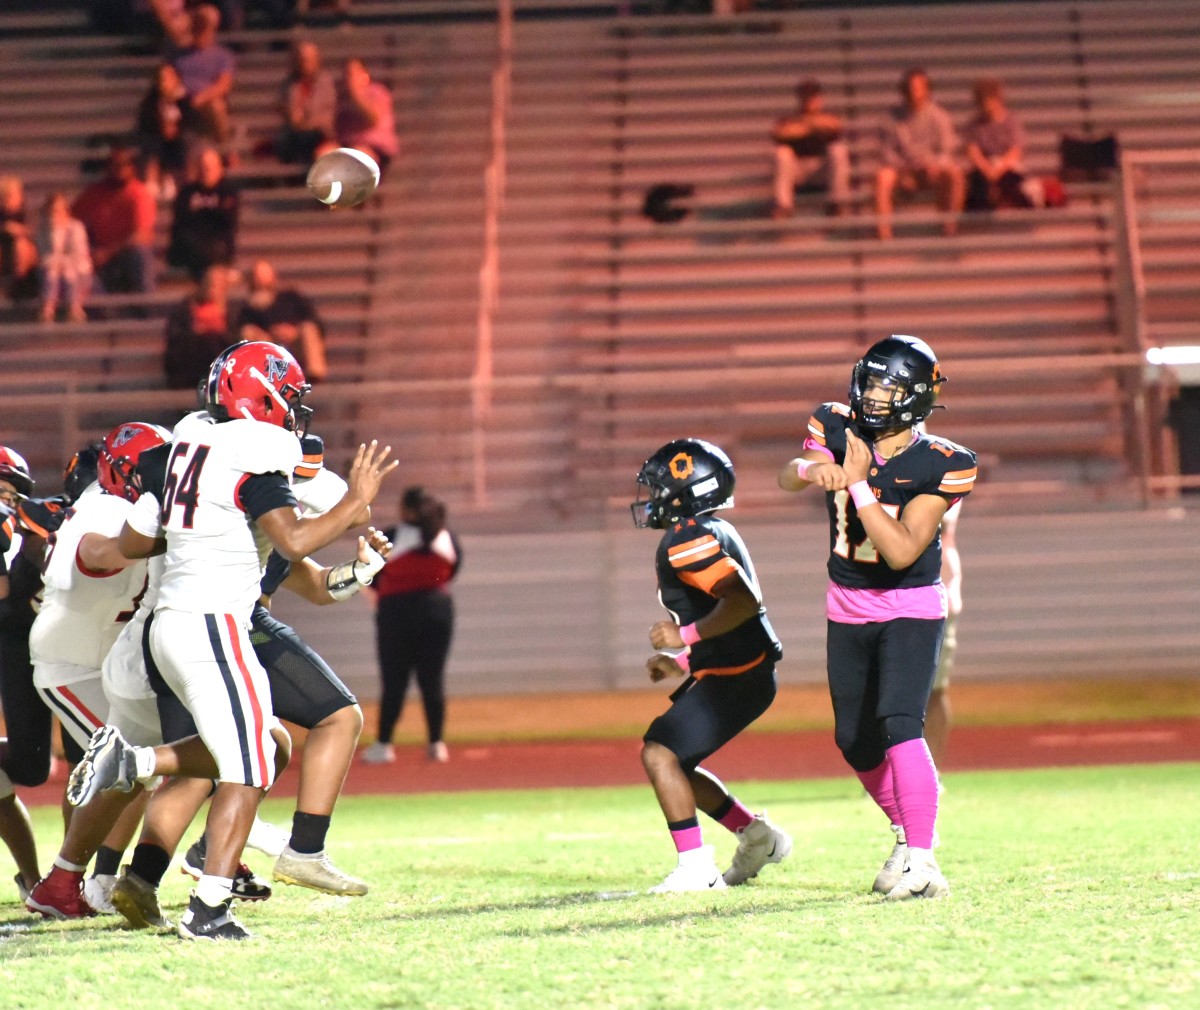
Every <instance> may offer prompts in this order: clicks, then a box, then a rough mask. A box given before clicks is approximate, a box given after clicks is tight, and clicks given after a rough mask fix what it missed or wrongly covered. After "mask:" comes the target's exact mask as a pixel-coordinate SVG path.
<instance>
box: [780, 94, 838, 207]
mask: <svg viewBox="0 0 1200 1010" xmlns="http://www.w3.org/2000/svg"><path fill="white" fill-rule="evenodd" d="M796 101H797V110H796V112H795V113H793V114H792V115H790V116H784V117H783V118H782V119H780V120H779V121H778V122H777V123H776V124H775V128H774V129H773V130H772V131H771V139H772V140H773V141H774V142H775V209H774V211H773V216H774V217H777V218H779V217H791V215H792V213H793V211H794V210H795V209H796V187H797V186H804V185H807V184H813V183H815V184H817V185H819V186H821V188H822V189H824V190H825V192H826V194H827V195H828V209H829V211H830V213H832V214H844V213H845V212H846V208H847V205H848V204H849V201H850V148H849V147H847V146H846V143H845V141H844V140H842V121H841V119H840V118H839V117H838V116H835V115H833V114H832V113H830V112H826V111H825V107H824V106H825V99H824V96H823V95H822V94H821V85H820V83H819V82H818V81H814V80H807V81H801V82H800V84H799V85H798V86H797V88H796Z"/></svg>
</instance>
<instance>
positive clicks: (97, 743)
mask: <svg viewBox="0 0 1200 1010" xmlns="http://www.w3.org/2000/svg"><path fill="white" fill-rule="evenodd" d="M133 752H134V748H133V747H131V746H130V745H129V744H128V743H127V742H126V740H125V738H124V737H123V736H121V734H120V733H119V732H118V731H117V728H116V727H115V726H101V727H100V728H99V729H98V730H96V732H95V733H93V734H92V738H91V740H89V741H88V746H87V750H86V751H85V752H84V755H83V760H82V761H80V762H79V764H77V765H76V766H75V767H74V769H72V771H71V777H70V778H69V779H68V780H67V802H68V803H70V804H71V806H73V807H81V806H83V805H84V804H86V803H87V802H88V801H89V800H91V798H92V797H93V796H95V795H96V794H97V793H100V792H104V791H107V790H110V789H115V790H116V791H117V792H122V793H127V792H130V791H131V790H132V789H133V787H134V785H135V784H136V782H137V761H136V759H135V757H134V753H133Z"/></svg>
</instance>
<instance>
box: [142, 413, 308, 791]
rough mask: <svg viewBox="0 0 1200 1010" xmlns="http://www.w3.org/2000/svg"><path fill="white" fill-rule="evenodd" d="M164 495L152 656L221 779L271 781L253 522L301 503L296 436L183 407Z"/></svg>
mask: <svg viewBox="0 0 1200 1010" xmlns="http://www.w3.org/2000/svg"><path fill="white" fill-rule="evenodd" d="M171 440H172V445H173V449H172V453H171V461H170V464H169V466H168V471H167V482H166V487H165V489H164V493H163V502H162V524H163V529H164V531H165V533H166V538H167V552H166V555H165V564H164V568H163V575H162V581H161V583H160V585H159V598H158V604H157V606H156V607H155V611H154V619H153V621H152V622H151V625H150V636H149V639H150V652H151V655H152V657H153V659H154V661H155V663H156V665H157V666H158V669H159V672H160V673H161V674H162V676H163V679H164V680H165V681H166V682H167V684H168V685H170V687H171V690H172V691H174V692H175V694H176V695H178V697H179V698H180V700H181V701H182V702H183V703H184V704H185V705H186V706H187V708H188V711H189V712H191V714H192V718H193V719H194V720H195V722H196V726H197V729H198V730H199V732H200V736H201V737H202V738H203V740H204V742H205V744H206V745H207V747H208V749H209V751H210V752H211V753H212V755H213V757H214V758H215V759H216V761H217V766H218V769H219V778H220V780H221V781H222V782H234V783H239V784H243V785H252V786H256V787H259V788H264V787H266V786H269V785H270V784H271V783H272V781H273V780H274V772H275V761H274V756H275V742H274V740H273V738H272V737H271V732H270V731H271V729H272V728H273V727H274V726H275V725H276V724H277V720H276V719H275V716H274V714H273V712H272V709H271V689H270V686H269V684H268V681H267V674H266V671H265V670H264V669H263V668H262V665H261V664H260V663H259V662H258V660H257V659H256V658H255V655H254V650H253V648H252V647H251V644H250V638H249V634H248V629H249V624H250V616H251V611H252V609H253V606H254V602H255V601H256V600H257V599H258V596H259V580H260V578H261V575H262V566H263V564H264V563H265V560H266V556H267V552H268V551H269V548H270V544H269V542H268V541H267V540H266V538H265V537H264V536H263V535H262V534H261V533H260V532H259V530H258V528H257V526H256V525H255V523H254V520H255V519H256V518H257V517H258V516H260V515H263V514H264V513H266V512H268V511H272V510H274V509H275V508H281V507H291V508H295V507H296V499H295V496H294V495H293V494H292V492H291V488H290V481H291V476H292V472H293V471H294V470H295V468H296V466H297V464H299V462H300V459H301V450H300V441H299V439H297V438H296V436H295V434H293V433H291V432H288V431H285V430H284V429H282V428H278V427H275V426H274V425H270V424H266V423H263V422H260V421H250V420H243V419H238V420H231V421H224V422H217V421H215V420H214V419H213V418H211V417H210V416H209V415H208V414H206V413H204V412H198V413H195V414H189V415H188V416H187V417H185V418H183V420H181V421H180V422H179V423H178V424H177V425H176V426H175V430H174V432H173V433H172V439H171Z"/></svg>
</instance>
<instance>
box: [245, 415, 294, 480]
mask: <svg viewBox="0 0 1200 1010" xmlns="http://www.w3.org/2000/svg"><path fill="white" fill-rule="evenodd" d="M227 423H233V422H227ZM245 423H246V424H247V425H253V426H254V427H253V428H250V427H246V428H244V429H243V430H245V431H246V433H247V437H246V438H245V440H244V441H243V443H242V444H241V446H239V449H238V454H237V459H236V462H235V466H236V467H237V468H238V469H239V470H242V471H243V472H245V473H248V474H266V473H278V474H282V475H283V476H284V477H285V478H290V477H291V476H292V473H293V472H294V471H295V469H296V467H298V466H299V465H300V462H301V460H302V459H303V453H302V452H301V449H300V440H299V439H298V438H297V437H296V436H295V434H293V433H292V432H290V431H284V430H283V428H276V427H274V426H273V425H267V424H260V423H259V422H257V421H247V422H245Z"/></svg>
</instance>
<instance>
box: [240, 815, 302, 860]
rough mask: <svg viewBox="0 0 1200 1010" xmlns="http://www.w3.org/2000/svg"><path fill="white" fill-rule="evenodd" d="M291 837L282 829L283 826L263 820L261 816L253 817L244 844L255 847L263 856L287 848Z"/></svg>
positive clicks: (274, 854)
mask: <svg viewBox="0 0 1200 1010" xmlns="http://www.w3.org/2000/svg"><path fill="white" fill-rule="evenodd" d="M291 839H292V836H291V833H290V832H287V831H284V830H283V828H281V827H278V826H276V825H274V824H270V823H268V822H267V821H264V820H263V819H262V818H261V817H257V816H256V817H255V818H254V823H253V824H251V825H250V837H249V838H247V839H246V844H247V845H249V846H250V848H252V849H257V850H258V851H259V852H261V853H262V854H263V855H265V856H276V857H278V855H279V854H280V853H281V852H282V851H283V850H284V849H285V848H287V843H288V842H290V841H291Z"/></svg>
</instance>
